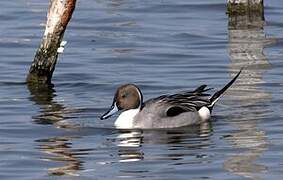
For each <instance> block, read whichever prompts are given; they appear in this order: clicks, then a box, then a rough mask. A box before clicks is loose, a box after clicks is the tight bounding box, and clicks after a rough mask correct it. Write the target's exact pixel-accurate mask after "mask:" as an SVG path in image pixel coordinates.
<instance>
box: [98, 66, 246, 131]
mask: <svg viewBox="0 0 283 180" xmlns="http://www.w3.org/2000/svg"><path fill="white" fill-rule="evenodd" d="M240 73H241V70H240V71H239V72H238V74H237V75H236V76H235V77H234V78H233V79H232V80H231V81H230V82H229V83H228V84H226V85H225V86H224V87H223V88H222V89H221V90H219V91H217V92H216V93H214V95H212V96H210V94H207V93H206V92H207V91H208V90H211V89H212V88H206V87H207V85H201V86H199V87H198V88H196V89H195V90H194V91H187V92H182V93H178V94H172V95H162V96H159V97H156V98H152V99H149V100H147V101H145V102H143V96H142V93H141V90H140V89H139V88H138V87H137V86H136V85H134V84H125V85H122V86H120V87H119V88H118V89H117V91H116V94H115V96H114V100H113V103H112V106H111V108H110V109H109V110H108V111H107V112H106V113H105V114H104V115H102V116H101V118H100V119H107V118H109V117H110V116H112V115H113V114H114V113H116V112H118V111H120V110H121V111H123V112H122V113H121V114H120V115H119V117H118V118H117V120H116V121H115V126H116V127H117V128H119V129H132V128H141V129H152V128H176V127H182V126H189V125H196V124H200V123H201V122H205V121H207V120H209V119H210V116H211V112H212V109H213V106H214V104H215V103H216V102H217V101H218V99H219V97H220V96H221V95H222V94H223V93H224V92H225V91H226V90H227V89H228V88H229V87H230V86H231V85H232V84H233V83H234V81H235V80H236V79H237V77H238V76H239V75H240Z"/></svg>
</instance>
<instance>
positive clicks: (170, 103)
mask: <svg viewBox="0 0 283 180" xmlns="http://www.w3.org/2000/svg"><path fill="white" fill-rule="evenodd" d="M206 87H207V86H206V85H202V86H199V87H198V88H196V89H195V90H194V91H186V92H182V93H178V94H172V95H163V96H159V97H157V98H153V99H150V100H148V101H146V102H145V103H144V105H145V106H147V105H149V106H151V105H153V104H156V107H155V109H156V110H157V111H159V113H161V114H163V116H170V117H172V116H177V115H179V114H181V113H183V112H189V111H198V110H199V109H200V108H201V107H203V106H208V105H209V104H210V100H209V97H210V94H207V93H206V92H207V91H208V90H210V89H206Z"/></svg>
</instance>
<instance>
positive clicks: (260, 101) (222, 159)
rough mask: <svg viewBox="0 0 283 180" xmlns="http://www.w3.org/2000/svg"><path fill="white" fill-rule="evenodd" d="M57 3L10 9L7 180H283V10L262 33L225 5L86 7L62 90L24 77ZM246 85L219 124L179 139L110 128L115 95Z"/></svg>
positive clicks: (3, 83)
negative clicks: (121, 89)
mask: <svg viewBox="0 0 283 180" xmlns="http://www.w3.org/2000/svg"><path fill="white" fill-rule="evenodd" d="M47 7H48V1H38V0H13V1H1V2H0V24H1V25H0V59H1V60H0V67H1V71H0V97H1V98H0V117H1V118H0V178H1V179H13V180H14V179H21V180H22V179H53V178H55V179H160V180H161V179H162V180H164V179H168V180H169V179H281V178H282V177H283V171H282V168H283V163H282V162H283V153H282V149H283V143H282V142H283V141H282V138H283V118H282V117H283V113H282V109H283V105H282V104H283V103H282V102H283V95H282V92H283V91H282V90H283V88H282V86H283V78H282V77H283V73H282V65H283V64H282V59H283V34H282V29H283V23H282V19H283V3H281V1H279V0H269V1H266V2H265V23H264V25H263V29H246V30H233V29H230V28H229V27H228V16H227V15H226V14H225V12H226V6H225V1H222V0H221V1H220V0H215V1H209V0H202V1H197V0H191V1H185V0H176V1H169V0H155V1H148V0H147V1H137V0H128V1H125V0H106V1H101V0H92V1H91V0H80V1H78V2H77V7H76V10H75V12H74V14H73V18H72V20H71V22H70V24H69V26H68V29H67V31H66V33H65V37H64V40H66V41H68V44H67V45H66V48H65V51H64V53H63V54H62V55H60V57H59V61H58V64H57V66H56V70H55V73H54V77H53V79H52V80H53V81H52V82H53V84H54V87H53V88H50V89H35V88H32V87H30V88H29V87H27V85H26V84H25V77H26V74H27V72H28V70H29V66H30V64H31V62H32V60H33V57H34V54H35V51H36V49H37V48H38V46H39V44H40V41H41V37H42V34H43V31H44V24H45V21H46V11H47ZM241 67H245V69H244V70H243V73H242V75H241V77H240V78H239V79H238V81H237V82H236V83H235V85H234V86H233V87H232V88H231V89H230V90H229V91H228V92H227V93H226V94H225V96H224V97H223V98H221V100H220V101H219V103H218V104H217V105H216V107H215V109H214V112H213V117H212V119H211V122H209V123H207V124H204V125H201V126H197V127H190V128H181V129H174V130H146V131H139V130H129V131H119V130H115V129H113V122H114V119H110V120H108V121H100V120H99V116H100V115H101V114H102V113H103V112H105V111H106V110H107V109H108V107H109V106H110V105H111V102H112V99H113V95H114V92H115V89H116V88H117V87H118V86H119V85H121V84H123V83H129V82H130V83H136V84H137V85H138V86H139V87H140V88H141V90H142V92H143V93H144V98H145V99H148V98H151V97H156V96H159V95H160V94H164V93H166V94H167V93H174V92H178V91H182V90H187V89H193V88H195V87H196V86H198V85H201V84H208V85H209V86H210V87H214V88H215V89H217V88H220V87H222V86H223V85H224V84H225V83H226V82H227V81H229V80H230V79H231V77H232V76H234V75H235V73H236V72H237V71H238V70H239V69H240V68H241Z"/></svg>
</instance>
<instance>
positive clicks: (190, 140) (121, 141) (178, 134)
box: [109, 122, 212, 162]
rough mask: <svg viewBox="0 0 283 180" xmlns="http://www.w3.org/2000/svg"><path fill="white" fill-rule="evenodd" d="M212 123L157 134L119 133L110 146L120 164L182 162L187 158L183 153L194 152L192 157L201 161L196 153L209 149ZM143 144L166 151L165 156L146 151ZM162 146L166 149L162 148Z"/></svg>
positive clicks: (152, 131) (150, 132)
mask: <svg viewBox="0 0 283 180" xmlns="http://www.w3.org/2000/svg"><path fill="white" fill-rule="evenodd" d="M211 131H212V129H211V123H208V122H207V123H203V124H201V125H195V126H189V127H183V128H176V129H160V130H138V129H136V130H119V134H118V135H117V136H116V137H113V139H109V140H110V141H111V142H115V144H116V146H117V147H118V153H117V154H118V158H119V162H132V161H140V160H144V159H145V160H148V159H151V160H153V159H154V160H182V159H183V158H182V157H183V156H187V155H188V154H187V153H184V151H183V149H184V148H185V149H187V150H193V152H194V153H192V154H191V156H193V157H200V154H201V152H200V154H198V153H195V151H194V150H195V149H202V148H205V147H207V146H209V145H210V140H209V137H210V135H211ZM144 144H146V145H148V144H155V145H157V146H159V145H160V146H162V147H165V149H164V150H165V151H164V153H160V152H162V151H158V152H156V153H158V154H155V153H154V151H151V150H148V151H147V148H146V147H144ZM164 145H165V146H164Z"/></svg>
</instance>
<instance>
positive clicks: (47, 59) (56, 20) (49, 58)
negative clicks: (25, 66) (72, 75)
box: [26, 0, 76, 84]
mask: <svg viewBox="0 0 283 180" xmlns="http://www.w3.org/2000/svg"><path fill="white" fill-rule="evenodd" d="M75 5H76V0H50V4H49V10H48V14H47V23H46V27H45V32H44V35H43V39H42V42H41V44H40V47H39V48H38V50H37V51H36V54H35V57H34V60H33V62H32V64H31V67H30V70H29V74H28V75H27V79H26V80H27V82H28V83H29V84H50V83H51V78H52V75H53V72H54V70H55V65H56V62H57V58H58V52H57V50H58V48H59V47H60V43H61V41H62V39H63V36H64V32H65V30H66V27H67V25H68V22H69V21H70V19H71V17H72V14H73V11H74V9H75Z"/></svg>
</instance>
